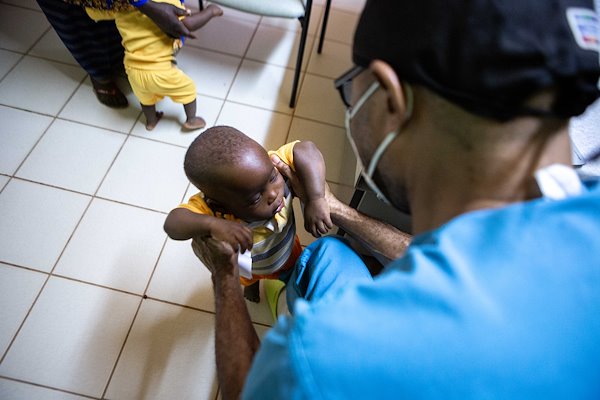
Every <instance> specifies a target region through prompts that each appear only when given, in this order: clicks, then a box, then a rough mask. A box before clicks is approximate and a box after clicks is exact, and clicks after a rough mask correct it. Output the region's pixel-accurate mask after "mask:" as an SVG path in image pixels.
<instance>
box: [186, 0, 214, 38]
mask: <svg viewBox="0 0 600 400" xmlns="http://www.w3.org/2000/svg"><path fill="white" fill-rule="evenodd" d="M221 15H223V10H221V8H220V7H219V6H216V5H214V4H211V5H209V6H208V7H206V8H205V9H204V10H202V11H200V12H198V13H195V14H192V15H190V16H188V17H185V18H184V19H183V20H182V22H183V24H184V25H185V26H186V27H187V28H188V29H189V30H190V31H195V30H196V29H200V28H202V27H203V26H204V25H206V23H207V22H208V21H210V20H211V19H213V17H218V16H221Z"/></svg>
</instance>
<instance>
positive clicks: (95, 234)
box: [0, 0, 363, 400]
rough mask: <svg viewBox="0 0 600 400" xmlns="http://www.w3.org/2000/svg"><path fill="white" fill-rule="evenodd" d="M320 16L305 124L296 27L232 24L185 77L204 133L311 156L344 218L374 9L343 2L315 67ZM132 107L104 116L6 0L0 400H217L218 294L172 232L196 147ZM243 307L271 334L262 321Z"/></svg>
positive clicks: (194, 57) (1, 57)
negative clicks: (354, 98) (358, 64)
mask: <svg viewBox="0 0 600 400" xmlns="http://www.w3.org/2000/svg"><path fill="white" fill-rule="evenodd" d="M188 3H189V2H188ZM317 3H318V4H317V5H315V7H314V9H313V17H312V19H311V22H312V23H311V29H310V36H309V40H308V45H307V49H306V53H305V62H304V67H303V69H304V72H303V74H302V77H301V78H302V81H301V86H300V93H299V97H298V105H297V108H296V109H290V108H289V107H288V102H289V96H290V90H291V83H292V74H293V69H292V68H293V67H292V66H293V65H294V62H295V54H296V53H295V52H296V46H297V43H298V37H299V29H298V27H299V25H298V23H297V22H296V21H293V20H291V21H288V20H281V19H276V18H260V17H257V16H253V15H248V14H243V13H240V12H237V11H233V10H225V16H224V17H222V18H221V19H217V20H214V21H212V22H211V23H210V24H209V25H207V27H206V28H205V29H204V30H202V31H200V32H198V38H197V39H195V40H190V41H189V42H188V43H187V46H186V47H185V48H184V49H183V51H182V52H181V54H180V56H179V58H178V59H179V64H180V66H181V68H182V69H184V70H185V71H186V72H187V73H188V74H189V75H190V76H192V78H193V79H194V80H195V81H196V84H197V87H198V92H199V96H198V110H199V114H200V115H202V116H203V117H204V118H205V119H206V121H207V123H208V125H209V126H210V125H214V124H227V125H233V126H236V127H238V128H239V129H241V130H243V131H244V132H246V133H247V134H248V135H250V136H251V137H253V138H254V139H256V140H257V141H259V142H260V143H262V144H263V145H264V146H265V147H267V148H276V147H278V146H280V145H282V144H283V143H285V142H287V141H290V140H293V139H308V140H312V141H314V142H315V143H316V144H317V145H318V146H319V147H320V148H321V150H322V152H323V154H324V156H325V159H326V163H327V180H328V181H329V183H330V185H331V186H332V188H333V190H334V191H335V192H336V193H337V194H338V195H339V196H340V197H341V198H342V199H344V200H346V201H348V200H349V198H350V195H351V194H352V183H353V176H354V175H353V173H354V160H353V157H352V155H351V152H350V149H349V148H348V146H347V145H346V141H345V138H344V130H343V107H342V104H341V102H340V101H339V99H338V98H337V94H336V92H335V90H334V88H333V82H332V78H335V77H336V76H338V75H339V74H341V73H342V72H344V70H345V69H346V68H348V67H349V66H350V65H351V62H350V52H351V47H350V43H351V41H352V38H351V36H352V33H353V29H354V25H355V24H356V22H357V18H358V13H359V12H360V8H361V6H362V4H363V0H334V1H333V8H332V12H331V15H330V20H329V26H328V31H327V40H326V42H325V46H324V51H323V54H321V55H318V54H317V53H316V49H315V48H316V44H317V41H318V34H319V32H320V19H321V18H322V15H323V1H317ZM192 5H194V3H192ZM128 98H129V100H130V103H131V104H130V106H129V107H128V108H127V109H124V110H112V109H109V108H107V107H104V106H102V105H100V104H99V103H98V102H97V101H96V99H95V96H94V95H93V93H92V90H91V84H90V81H89V78H87V76H86V74H85V72H84V71H83V70H82V69H81V68H80V67H79V66H78V65H77V63H76V62H75V61H74V60H73V58H72V57H71V55H70V54H69V53H68V52H67V51H66V50H65V49H64V47H63V45H62V43H61V42H60V41H59V39H58V37H57V35H56V34H55V32H54V31H53V30H52V29H51V28H50V25H49V24H48V22H47V21H46V19H45V17H44V16H43V14H42V13H41V12H40V10H39V8H38V7H37V3H36V2H35V1H34V0H0V122H1V125H0V321H2V322H1V325H0V399H11V400H14V399H17V400H18V399H40V400H49V399H68V400H70V399H72V400H74V399H86V398H93V399H101V398H102V399H103V398H106V399H210V400H212V399H216V398H218V391H219V388H218V385H217V382H216V374H215V360H214V351H213V346H214V305H213V300H212V287H211V286H212V285H211V282H210V276H209V273H208V272H207V271H206V269H205V268H204V267H203V266H202V265H201V264H200V263H199V261H198V260H197V259H196V258H195V257H194V255H193V254H192V252H191V250H190V247H189V243H187V242H175V241H171V240H168V239H167V237H166V235H165V234H164V232H163V230H162V223H163V221H164V218H165V216H166V213H167V212H168V211H169V210H170V209H171V208H172V207H174V206H175V205H177V204H179V202H180V201H182V199H184V197H185V196H186V195H190V194H191V193H193V189H192V188H190V185H189V184H188V182H187V180H186V178H185V175H184V173H183V170H182V161H183V155H184V153H185V150H186V147H187V146H188V145H189V143H190V142H191V141H192V140H193V139H194V137H195V136H196V134H194V133H183V132H182V131H181V129H180V125H181V123H182V122H183V119H184V113H183V109H182V107H181V106H180V105H177V104H174V103H172V102H170V101H169V100H165V101H163V102H162V103H161V104H160V109H162V110H163V111H164V112H165V118H164V119H163V120H162V121H161V122H160V124H159V125H158V127H157V128H156V129H155V130H154V131H152V132H147V131H146V130H145V129H144V126H143V124H142V122H141V120H140V116H141V115H140V114H141V109H140V106H139V105H138V104H137V102H136V100H135V97H134V96H133V95H132V94H131V93H130V92H128ZM302 226H303V224H302V222H301V221H300V222H299V233H300V237H301V240H302V243H303V244H305V245H306V244H308V243H310V241H311V240H312V238H311V237H310V235H308V234H306V233H302V232H300V231H301V230H302V229H301V227H302ZM248 307H249V310H250V313H251V315H252V318H253V321H254V322H255V324H256V327H257V330H258V331H259V332H260V334H261V335H262V334H264V333H265V331H266V330H267V329H268V327H269V326H270V325H271V324H272V317H271V316H270V312H269V310H268V308H267V306H266V304H265V303H264V302H263V303H260V304H249V305H248Z"/></svg>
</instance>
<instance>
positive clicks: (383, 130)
mask: <svg viewBox="0 0 600 400" xmlns="http://www.w3.org/2000/svg"><path fill="white" fill-rule="evenodd" d="M598 32H599V31H598V17H597V14H596V11H595V10H594V6H593V1H592V0H589V1H585V0H554V1H545V2H540V1H537V0H503V1H492V0H470V1H465V0H416V1H413V0H406V1H398V0H367V3H366V6H365V9H364V11H363V13H362V16H361V19H360V21H359V24H358V27H357V30H356V34H355V39H354V47H353V61H354V63H355V65H356V67H355V68H353V69H352V70H351V71H349V72H348V73H347V74H345V75H344V76H343V77H341V78H340V79H338V80H337V81H336V86H337V87H338V89H339V90H340V93H341V95H342V99H343V101H344V102H345V103H346V105H347V106H348V113H347V127H346V128H347V132H348V136H349V138H350V140H351V142H352V143H353V147H354V149H355V151H356V153H357V157H358V158H359V160H360V162H361V163H362V165H363V177H364V179H365V180H366V182H367V183H368V184H369V185H370V186H371V187H372V189H373V190H374V191H375V193H377V194H378V195H379V196H380V197H381V198H382V200H384V201H388V202H389V203H390V204H392V205H393V206H394V207H396V208H398V209H401V210H404V211H406V210H410V212H411V213H412V221H413V233H414V238H413V239H412V242H411V243H410V246H408V242H409V238H408V237H407V235H403V234H402V233H400V232H398V231H395V230H394V229H393V228H391V227H390V226H388V225H386V224H385V223H381V222H377V221H373V220H371V219H369V218H368V217H366V216H363V215H361V214H359V213H358V212H356V211H355V210H352V209H350V208H349V207H347V206H345V205H344V204H342V203H341V202H339V201H338V200H337V199H336V198H335V197H333V196H332V195H331V194H330V193H328V194H327V199H328V201H329V205H330V209H331V217H332V220H333V221H334V223H336V224H337V225H339V226H341V227H342V228H344V230H345V231H346V232H348V233H349V234H350V235H352V236H354V237H356V238H360V239H362V241H364V242H365V243H366V244H367V246H369V247H371V248H372V249H373V250H375V251H378V252H380V253H382V254H384V255H387V256H388V257H389V258H391V259H393V260H394V261H392V262H391V263H390V264H388V265H387V266H386V268H385V269H384V271H383V272H382V273H381V274H379V275H378V276H376V277H375V278H372V277H371V275H370V274H369V273H368V271H367V269H366V268H365V266H364V265H363V263H362V262H361V260H360V258H359V257H358V256H357V255H356V254H355V253H354V252H353V250H352V249H351V248H350V247H348V246H347V245H346V244H345V242H344V241H342V240H340V239H337V238H334V237H327V238H323V239H320V240H318V241H316V242H315V243H313V245H311V246H309V247H308V248H307V249H306V250H305V251H304V253H303V254H302V256H301V259H300V260H299V262H298V264H297V265H296V269H295V270H294V272H293V274H292V276H291V277H289V280H288V282H287V283H288V285H287V293H288V301H289V305H290V308H291V309H292V316H288V317H280V318H279V320H278V322H277V324H276V325H275V326H274V328H273V329H271V330H270V331H269V333H268V334H267V335H266V337H265V338H264V340H263V342H262V344H261V343H259V340H258V338H257V336H256V333H255V332H254V329H253V327H252V324H251V321H250V318H249V316H248V313H247V310H246V305H245V304H244V300H243V297H242V293H241V291H240V288H239V284H238V268H237V261H236V260H237V258H236V253H235V251H234V249H231V247H230V246H228V245H226V244H224V243H221V242H217V241H215V240H212V239H208V240H204V241H201V242H196V243H195V246H196V248H197V252H198V253H199V254H200V255H201V258H202V259H203V260H204V262H205V264H206V265H207V267H208V268H209V269H210V270H211V271H212V277H213V282H214V287H215V303H216V357H217V372H218V376H219V382H220V388H221V391H222V396H223V398H224V399H230V398H237V397H238V396H240V395H241V397H242V398H247V399H364V398H374V399H387V398H389V399H399V398H460V399H464V398H475V399H480V398H501V399H513V398H526V399H531V398H590V399H592V398H596V399H597V398H600V368H599V366H600V185H599V184H598V180H597V179H581V177H579V176H578V175H577V173H576V172H575V171H574V170H573V169H572V168H571V167H570V154H571V150H570V141H569V136H568V132H567V127H568V120H569V118H570V117H572V116H575V115H579V114H581V113H583V112H584V110H585V109H586V107H587V106H588V105H589V104H591V103H592V102H593V101H594V100H595V99H596V98H598V95H599V91H598V77H599V73H600V67H599V55H598V43H599V42H598ZM274 162H275V164H276V166H277V167H279V168H280V171H281V172H282V173H283V174H284V175H288V177H289V178H290V179H291V181H292V184H293V182H294V178H295V177H294V175H293V173H292V172H291V171H289V170H287V169H286V168H285V167H282V166H280V165H279V164H278V163H277V160H274ZM299 196H300V197H301V198H302V193H299ZM407 246H408V247H407Z"/></svg>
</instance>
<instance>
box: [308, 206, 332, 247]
mask: <svg viewBox="0 0 600 400" xmlns="http://www.w3.org/2000/svg"><path fill="white" fill-rule="evenodd" d="M331 228H333V223H332V222H331V216H330V214H329V204H328V203H327V200H325V198H324V197H319V198H317V199H312V200H310V201H307V202H306V203H305V204H304V229H306V230H307V231H308V232H310V233H311V234H312V235H313V236H314V237H317V238H318V237H321V235H324V234H326V233H327V232H328V231H329V229H331Z"/></svg>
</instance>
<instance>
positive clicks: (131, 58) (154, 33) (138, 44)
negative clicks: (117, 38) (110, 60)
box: [86, 0, 185, 70]
mask: <svg viewBox="0 0 600 400" xmlns="http://www.w3.org/2000/svg"><path fill="white" fill-rule="evenodd" d="M153 1H156V2H160V3H168V4H171V5H174V6H175V7H178V8H181V9H185V7H184V6H183V4H181V1H180V0H153ZM86 11H87V13H88V15H89V16H90V17H91V18H92V19H93V20H94V21H102V20H114V21H115V23H116V25H117V29H119V33H120V34H121V37H122V39H123V41H122V42H121V43H122V44H123V48H125V58H124V61H123V62H124V64H125V66H126V67H130V68H138V69H144V70H165V69H169V68H171V66H172V64H173V62H174V61H175V53H177V51H178V50H179V49H180V48H181V45H182V42H181V40H180V39H173V38H172V37H170V36H168V35H167V34H166V33H164V32H163V31H162V30H161V29H160V28H159V27H158V26H157V25H156V24H155V23H154V22H153V21H152V20H151V19H150V18H148V17H147V16H145V15H144V14H142V13H141V12H140V11H138V10H135V9H134V10H130V11H114V10H97V9H93V8H86Z"/></svg>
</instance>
